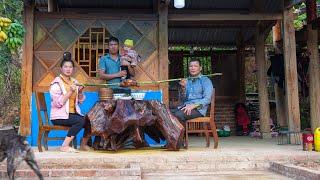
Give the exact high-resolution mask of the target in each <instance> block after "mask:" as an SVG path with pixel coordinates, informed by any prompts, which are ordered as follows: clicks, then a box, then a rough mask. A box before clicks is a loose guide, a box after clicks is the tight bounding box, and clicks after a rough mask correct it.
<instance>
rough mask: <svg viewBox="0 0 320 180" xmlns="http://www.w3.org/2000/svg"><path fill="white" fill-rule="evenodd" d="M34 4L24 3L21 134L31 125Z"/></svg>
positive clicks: (27, 130)
mask: <svg viewBox="0 0 320 180" xmlns="http://www.w3.org/2000/svg"><path fill="white" fill-rule="evenodd" d="M33 12H34V4H33V3H32V4H26V3H25V5H24V15H23V18H24V26H25V28H26V34H25V38H24V44H23V54H22V72H21V114H20V130H19V131H20V134H21V135H24V136H26V135H29V134H30V125H31V121H30V119H31V96H32V61H33V20H34V14H33Z"/></svg>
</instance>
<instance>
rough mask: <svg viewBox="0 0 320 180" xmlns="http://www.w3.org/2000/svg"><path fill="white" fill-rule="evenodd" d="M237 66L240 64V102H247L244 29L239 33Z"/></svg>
mask: <svg viewBox="0 0 320 180" xmlns="http://www.w3.org/2000/svg"><path fill="white" fill-rule="evenodd" d="M237 66H238V79H239V84H238V87H239V102H241V103H245V101H246V92H245V46H244V42H243V33H242V31H241V32H239V34H238V39H237Z"/></svg>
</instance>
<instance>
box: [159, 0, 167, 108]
mask: <svg viewBox="0 0 320 180" xmlns="http://www.w3.org/2000/svg"><path fill="white" fill-rule="evenodd" d="M159 3H160V2H159ZM158 11H159V37H158V38H159V79H168V77H169V59H168V6H167V5H165V4H161V3H160V4H159V10H158ZM168 87H169V86H168V84H167V83H162V84H161V85H160V88H161V90H162V92H163V102H164V103H165V104H166V105H169V88H168Z"/></svg>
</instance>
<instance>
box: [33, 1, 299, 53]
mask: <svg viewBox="0 0 320 180" xmlns="http://www.w3.org/2000/svg"><path fill="white" fill-rule="evenodd" d="M57 1H58V6H59V8H60V9H61V11H67V10H70V9H75V10H81V11H82V12H83V11H88V12H91V11H101V12H106V11H107V10H110V11H109V12H111V11H112V12H115V11H117V10H119V12H122V13H125V12H126V11H125V12H124V11H121V10H123V9H128V10H130V13H131V12H132V13H149V14H154V13H156V11H157V2H158V0H137V1H132V0H121V1H119V0H108V1H105V0H91V1H86V0H57ZM164 1H166V0H164ZM301 1H302V0H283V1H281V0H201V1H199V0H185V8H183V9H175V8H174V6H173V0H171V1H170V3H169V11H168V21H169V29H168V36H169V37H168V38H169V44H171V45H173V44H188V45H190V44H193V45H205V46H229V47H230V46H232V47H234V46H235V45H236V41H237V37H238V35H239V34H242V35H243V40H244V42H245V43H246V44H248V45H251V44H253V43H252V42H253V41H252V40H253V39H254V34H255V29H256V24H257V23H258V22H261V23H262V24H263V25H264V26H265V27H266V32H267V31H270V30H271V27H272V25H273V24H274V23H275V20H276V19H277V18H278V19H279V18H282V16H281V12H282V10H283V7H284V6H285V7H287V6H291V5H293V4H295V3H299V2H301ZM35 2H36V6H37V7H46V6H47V2H48V0H35ZM98 9H100V10H98ZM128 12H129V11H128ZM198 15H200V16H198ZM276 16H277V17H276ZM280 16H281V17H280Z"/></svg>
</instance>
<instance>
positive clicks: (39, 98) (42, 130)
mask: <svg viewBox="0 0 320 180" xmlns="http://www.w3.org/2000/svg"><path fill="white" fill-rule="evenodd" d="M35 95H36V103H37V111H38V121H39V134H38V150H39V152H42V138H43V142H44V148H45V150H47V151H48V141H49V140H64V139H65V137H51V138H49V132H50V131H51V130H66V131H67V130H69V127H67V126H54V125H51V124H49V117H48V111H47V105H46V100H45V96H44V93H43V92H36V93H35ZM41 112H43V114H44V120H43V118H42V115H41ZM73 146H74V148H77V139H76V138H74V140H73Z"/></svg>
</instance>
